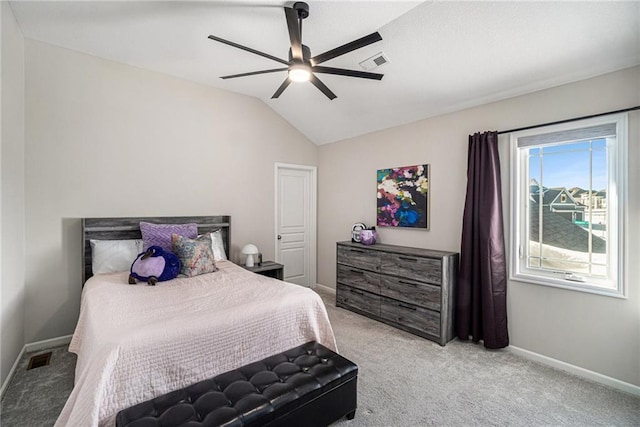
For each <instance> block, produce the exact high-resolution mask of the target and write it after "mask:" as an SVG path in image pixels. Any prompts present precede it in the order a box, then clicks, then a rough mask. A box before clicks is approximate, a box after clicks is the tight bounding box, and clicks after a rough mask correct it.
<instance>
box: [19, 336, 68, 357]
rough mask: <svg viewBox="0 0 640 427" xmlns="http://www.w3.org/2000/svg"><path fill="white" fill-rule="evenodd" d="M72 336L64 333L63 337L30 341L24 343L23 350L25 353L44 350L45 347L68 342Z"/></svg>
mask: <svg viewBox="0 0 640 427" xmlns="http://www.w3.org/2000/svg"><path fill="white" fill-rule="evenodd" d="M72 336H73V335H65V336H63V337H58V338H51V339H48V340H44V341H36V342H30V343H27V344H25V345H24V351H25V353H31V352H32V351H39V350H45V349H47V348H52V347H58V346H60V345H65V344H69V343H70V342H71V337H72Z"/></svg>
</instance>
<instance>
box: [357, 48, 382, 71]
mask: <svg viewBox="0 0 640 427" xmlns="http://www.w3.org/2000/svg"><path fill="white" fill-rule="evenodd" d="M387 62H389V58H387V57H386V56H385V54H384V53H382V52H378V53H376V54H375V55H373V56H372V57H370V58H367V59H365V60H364V61H362V62H361V63H360V66H361V67H362V69H363V70H365V71H371V70H375V69H376V68H378V67H379V66H381V65H384V64H386V63H387Z"/></svg>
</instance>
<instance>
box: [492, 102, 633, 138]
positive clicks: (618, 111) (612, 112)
mask: <svg viewBox="0 0 640 427" xmlns="http://www.w3.org/2000/svg"><path fill="white" fill-rule="evenodd" d="M633 110H640V105H637V106H635V107H629V108H624V109H622V110H616V111H609V112H607V113H599V114H592V115H590V116H582V117H574V118H573V119H567V120H559V121H557V122H549V123H541V124H539V125H533V126H525V127H523V128H518V129H509V130H501V131H499V132H498V135H502V134H503V133H511V132H518V131H521V130H529V129H535V128H541V127H543V126H551V125H559V124H562V123H569V122H575V121H578V120H584V119H592V118H594V117H600V116H607V115H609V114H617V113H626V112H627V111H633Z"/></svg>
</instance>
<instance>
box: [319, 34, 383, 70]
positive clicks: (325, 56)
mask: <svg viewBox="0 0 640 427" xmlns="http://www.w3.org/2000/svg"><path fill="white" fill-rule="evenodd" d="M380 40H382V36H381V35H380V33H378V32H377V31H376V32H375V33H371V34H369V35H368V36H364V37H362V38H359V39H358V40H354V41H352V42H350V43H347V44H343V45H342V46H339V47H336V48H335V49H331V50H329V51H326V52H325V53H321V54H320V55H316V56H314V57H313V58H311V65H317V64H321V63H323V62H325V61H328V60H330V59H333V58H336V57H338V56H341V55H344V54H345V53H349V52H351V51H354V50H356V49H360V48H361V47H365V46H368V45H370V44H372V43H375V42H378V41H380Z"/></svg>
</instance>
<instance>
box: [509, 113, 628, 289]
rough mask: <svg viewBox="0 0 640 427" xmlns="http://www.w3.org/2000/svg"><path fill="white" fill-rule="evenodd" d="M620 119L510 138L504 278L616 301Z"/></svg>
mask: <svg viewBox="0 0 640 427" xmlns="http://www.w3.org/2000/svg"><path fill="white" fill-rule="evenodd" d="M626 136H627V117H626V115H609V116H604V117H598V118H595V119H589V120H582V121H579V122H571V123H566V124H562V125H554V126H548V127H545V128H537V129H530V130H527V131H521V132H514V133H512V134H511V142H510V143H511V156H512V162H511V164H512V165H513V176H512V187H511V196H512V197H511V203H512V206H511V207H512V209H511V212H512V219H511V224H512V233H511V236H512V246H511V248H512V250H511V263H510V275H511V279H513V280H519V281H525V282H531V283H536V284H541V285H548V286H556V287H561V288H567V289H574V290H580V291H585V292H592V293H598V294H603V295H610V296H618V297H624V293H625V290H624V283H623V279H624V265H623V261H624V251H623V247H624V233H623V227H624V209H623V207H624V198H625V197H624V195H625V188H626V185H625V182H626V147H627V138H626Z"/></svg>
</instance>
